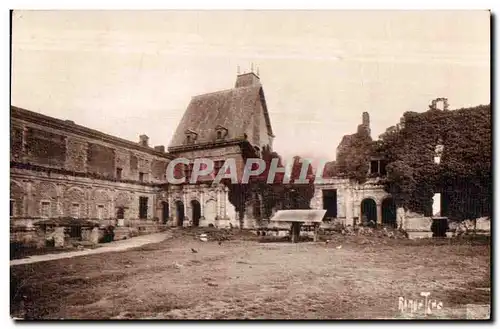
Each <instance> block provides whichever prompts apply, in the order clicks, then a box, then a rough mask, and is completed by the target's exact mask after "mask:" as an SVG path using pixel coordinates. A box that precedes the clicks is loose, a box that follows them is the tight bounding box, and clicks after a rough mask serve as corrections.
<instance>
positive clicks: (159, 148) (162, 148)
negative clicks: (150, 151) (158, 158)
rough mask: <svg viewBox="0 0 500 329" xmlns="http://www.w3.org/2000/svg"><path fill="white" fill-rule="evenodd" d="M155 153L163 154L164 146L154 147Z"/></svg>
mask: <svg viewBox="0 0 500 329" xmlns="http://www.w3.org/2000/svg"><path fill="white" fill-rule="evenodd" d="M155 151H158V152H163V153H165V145H157V146H155Z"/></svg>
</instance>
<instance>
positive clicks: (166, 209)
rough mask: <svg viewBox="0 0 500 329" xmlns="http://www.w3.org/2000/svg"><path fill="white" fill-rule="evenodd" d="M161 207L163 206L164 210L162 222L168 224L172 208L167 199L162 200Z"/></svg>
mask: <svg viewBox="0 0 500 329" xmlns="http://www.w3.org/2000/svg"><path fill="white" fill-rule="evenodd" d="M161 207H162V212H161V216H162V223H163V224H164V225H166V224H167V222H168V218H169V217H170V208H169V205H168V202H167V201H162V202H161Z"/></svg>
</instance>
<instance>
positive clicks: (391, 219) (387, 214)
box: [382, 197, 397, 227]
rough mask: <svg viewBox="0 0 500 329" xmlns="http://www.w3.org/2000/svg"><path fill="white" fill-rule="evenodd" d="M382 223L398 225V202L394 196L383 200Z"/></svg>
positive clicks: (392, 225)
mask: <svg viewBox="0 0 500 329" xmlns="http://www.w3.org/2000/svg"><path fill="white" fill-rule="evenodd" d="M382 224H383V225H387V226H391V227H397V221H396V203H395V202H394V199H393V198H392V197H387V198H385V199H384V200H383V201H382Z"/></svg>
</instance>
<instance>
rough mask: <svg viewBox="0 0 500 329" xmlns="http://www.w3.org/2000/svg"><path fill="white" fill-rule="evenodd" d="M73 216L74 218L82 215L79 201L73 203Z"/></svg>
mask: <svg viewBox="0 0 500 329" xmlns="http://www.w3.org/2000/svg"><path fill="white" fill-rule="evenodd" d="M71 217H73V218H79V217H80V205H79V204H78V203H73V204H71Z"/></svg>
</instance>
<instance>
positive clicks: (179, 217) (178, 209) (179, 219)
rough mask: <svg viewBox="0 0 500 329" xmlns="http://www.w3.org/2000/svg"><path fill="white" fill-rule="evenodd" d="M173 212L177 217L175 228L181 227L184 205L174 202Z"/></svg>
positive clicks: (180, 202)
mask: <svg viewBox="0 0 500 329" xmlns="http://www.w3.org/2000/svg"><path fill="white" fill-rule="evenodd" d="M175 208H176V209H175V210H176V215H177V226H183V224H184V203H182V201H176V202H175Z"/></svg>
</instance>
